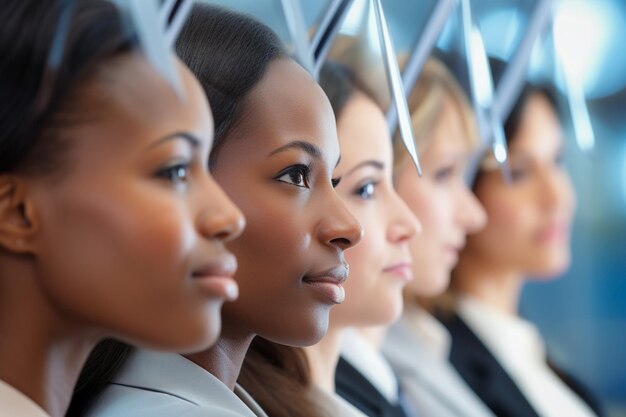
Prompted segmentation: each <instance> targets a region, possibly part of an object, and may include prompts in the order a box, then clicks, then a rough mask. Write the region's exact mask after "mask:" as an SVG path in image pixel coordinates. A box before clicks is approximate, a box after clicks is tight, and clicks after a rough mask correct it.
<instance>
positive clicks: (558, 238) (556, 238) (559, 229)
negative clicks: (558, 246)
mask: <svg viewBox="0 0 626 417" xmlns="http://www.w3.org/2000/svg"><path fill="white" fill-rule="evenodd" d="M568 237H569V228H568V227H567V226H565V225H563V224H552V225H550V226H548V227H545V228H543V229H541V230H540V231H539V233H537V241H538V242H539V243H558V242H562V241H565V240H567V239H568Z"/></svg>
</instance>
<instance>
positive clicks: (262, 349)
mask: <svg viewBox="0 0 626 417" xmlns="http://www.w3.org/2000/svg"><path fill="white" fill-rule="evenodd" d="M320 85H321V86H322V88H323V89H324V91H325V92H326V94H327V95H328V97H329V99H330V102H331V104H332V106H333V110H334V112H335V116H336V118H337V130H338V136H339V144H340V147H341V155H342V158H341V162H340V163H339V165H338V166H337V168H336V169H335V174H336V175H337V176H340V177H341V182H340V184H339V185H338V186H337V193H338V194H339V195H340V196H341V198H342V199H343V200H344V202H345V204H346V205H347V206H348V208H349V209H350V210H351V211H352V212H353V213H354V215H355V216H356V218H357V219H358V220H359V222H360V223H361V224H362V225H363V229H364V232H365V235H364V238H363V240H362V241H361V243H359V245H358V246H357V247H355V248H353V249H351V250H350V251H348V252H347V253H346V260H347V261H348V263H349V265H350V279H349V280H348V281H347V282H346V285H345V287H346V301H345V302H344V303H343V304H342V305H340V306H337V307H335V308H334V309H333V311H332V312H331V315H330V326H329V330H328V333H327V334H326V336H325V337H324V338H323V339H322V340H321V341H320V342H319V343H318V344H316V345H314V346H310V347H306V348H304V349H303V350H301V349H296V348H291V347H286V346H281V345H278V344H275V343H272V342H269V341H266V340H262V339H257V340H255V342H254V343H253V346H252V348H251V349H250V351H249V352H248V356H247V358H246V362H245V364H244V368H243V371H242V375H241V376H240V379H239V381H240V383H241V384H242V385H243V386H244V387H246V388H247V389H248V390H249V391H250V392H251V393H252V395H254V397H255V398H256V399H257V400H258V401H259V402H260V403H261V404H262V405H263V407H264V408H265V409H266V410H267V412H268V414H270V415H272V416H277V417H278V416H285V417H287V416H302V417H313V416H346V417H347V416H353V417H363V416H371V415H386V416H405V415H406V414H405V412H404V410H403V409H402V407H401V405H400V404H399V399H398V395H397V394H398V392H397V382H396V380H395V377H394V375H393V372H392V371H391V370H390V369H389V365H388V364H386V362H385V360H384V358H382V357H381V356H380V354H379V353H378V352H377V351H376V348H375V347H369V348H368V346H369V342H368V341H365V340H362V338H361V337H359V336H358V334H357V335H354V334H353V333H357V332H358V331H359V329H363V328H368V327H372V326H386V325H388V324H389V323H391V322H393V321H394V320H396V319H397V318H398V317H399V315H400V312H401V311H402V289H403V288H404V286H405V285H406V284H407V282H409V281H410V280H411V279H412V276H411V257H410V254H409V241H410V240H411V239H412V238H413V237H414V235H415V234H416V233H417V232H418V231H419V222H418V220H417V219H416V218H415V217H414V216H413V214H412V213H411V212H410V211H409V209H408V208H407V207H406V204H405V203H404V202H403V201H402V200H401V199H400V198H399V196H398V194H397V193H396V192H395V190H394V188H393V182H392V168H393V156H392V146H391V137H390V135H389V131H388V127H387V124H386V121H385V116H384V113H383V112H382V110H381V109H380V107H379V106H378V105H377V103H376V102H375V101H374V100H373V99H372V96H371V95H370V94H369V92H368V90H367V88H365V87H364V86H363V85H362V84H361V83H360V82H359V80H358V79H357V78H356V77H355V76H354V75H353V74H352V73H351V72H350V71H349V70H348V69H347V68H345V67H343V66H341V65H339V64H336V63H326V64H325V65H324V66H323V67H322V71H321V73H320ZM346 338H349V339H350V340H349V341H347V342H348V343H349V344H351V345H352V346H354V347H355V348H356V349H357V351H358V352H363V351H365V352H366V353H365V354H364V355H363V356H362V357H365V358H366V360H369V362H368V363H369V365H370V369H371V370H374V372H377V371H379V370H382V373H378V374H377V375H378V376H379V377H380V378H379V379H380V380H382V381H383V385H382V386H383V388H382V390H383V391H382V392H380V391H379V387H380V385H375V386H373V385H369V382H367V381H368V380H367V379H366V378H365V377H364V376H362V375H360V374H359V373H358V371H356V370H355V372H353V373H352V374H351V375H343V376H344V377H347V380H348V382H347V383H348V384H351V385H352V386H353V387H357V388H358V390H359V391H358V392H359V393H362V392H363V386H365V388H366V389H367V390H368V391H367V392H369V394H370V396H369V398H368V399H367V401H362V397H361V396H357V397H354V396H350V395H345V396H342V395H340V394H342V393H341V392H339V384H336V379H335V376H336V372H335V371H336V368H337V365H338V364H341V363H342V361H341V360H340V354H341V351H342V341H344V340H345V339H346ZM357 343H360V344H358V345H357ZM344 347H345V346H344ZM351 358H354V356H351ZM344 362H345V361H344ZM355 376H357V377H358V378H353V377H355ZM394 384H395V387H394ZM389 386H391V389H390V390H388V389H386V388H388V387H389ZM352 393H353V392H349V393H348V394H352ZM355 400H358V401H355Z"/></svg>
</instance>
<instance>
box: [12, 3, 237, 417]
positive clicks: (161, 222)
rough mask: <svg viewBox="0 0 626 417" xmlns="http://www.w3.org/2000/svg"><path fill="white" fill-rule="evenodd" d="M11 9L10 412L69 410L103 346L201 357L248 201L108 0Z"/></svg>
mask: <svg viewBox="0 0 626 417" xmlns="http://www.w3.org/2000/svg"><path fill="white" fill-rule="evenodd" d="M62 3H63V2H60V1H45V2H42V1H31V0H9V1H7V2H3V4H2V8H1V9H0V56H2V60H0V91H2V103H0V334H1V335H2V336H1V337H0V416H3V417H5V416H6V417H9V416H10V417H15V416H52V417H61V416H63V415H65V412H66V409H67V406H68V404H69V401H70V396H71V394H72V388H73V386H74V384H75V382H76V380H77V378H78V375H79V372H80V370H81V368H82V366H83V364H84V363H85V361H86V359H87V356H88V355H89V352H90V351H91V350H92V349H93V348H94V346H95V345H96V343H98V341H100V340H102V339H104V338H107V337H116V338H119V339H121V340H124V341H125V342H127V343H132V344H137V345H139V346H143V347H149V348H154V349H160V350H169V351H184V352H192V351H195V350H201V349H206V348H207V347H208V346H209V345H210V344H212V343H214V342H215V341H216V339H217V336H218V333H219V331H220V308H221V306H222V304H223V302H224V301H225V300H233V299H234V298H236V296H237V286H236V283H235V282H234V281H233V279H232V275H233V274H234V272H235V269H236V261H235V258H234V257H233V256H232V255H231V254H230V253H229V252H228V251H227V250H226V249H225V246H224V244H225V243H226V242H227V241H229V240H231V239H233V238H234V237H236V236H238V235H239V234H240V233H241V230H242V226H243V217H242V215H241V212H240V211H239V210H238V209H237V208H236V207H235V206H234V205H233V204H232V203H231V202H230V200H229V199H228V198H227V197H226V196H225V195H224V193H223V191H222V190H221V189H220V188H219V187H218V186H217V184H216V183H215V181H214V180H213V179H212V178H211V176H210V175H209V174H208V171H207V169H206V163H205V161H206V159H207V157H208V154H209V150H210V148H211V146H212V142H213V121H212V117H211V113H210V111H209V108H208V105H207V102H206V97H205V96H204V94H203V92H202V89H201V87H200V85H199V84H198V82H197V80H196V79H195V77H194V76H193V75H192V74H191V73H190V72H189V71H188V70H187V69H186V67H185V66H184V65H182V64H181V63H180V62H177V63H176V71H177V72H178V76H179V77H180V79H181V80H182V85H183V89H184V96H185V97H186V99H185V100H181V99H179V98H178V95H177V94H176V92H175V91H174V90H173V89H172V88H171V87H170V86H169V84H168V83H167V81H166V80H165V79H163V78H162V77H161V76H160V75H159V74H158V73H157V72H156V71H155V70H154V69H153V68H152V67H151V66H150V64H149V63H148V61H147V60H146V59H145V58H144V56H143V55H142V54H141V53H140V51H139V50H138V48H136V45H135V43H134V40H133V39H134V36H132V34H129V33H128V31H127V30H126V29H125V28H124V26H123V24H122V20H123V19H122V18H121V16H120V15H119V13H118V11H117V10H116V8H115V7H114V6H113V5H112V4H111V3H110V2H108V1H99V0H83V1H79V2H76V4H75V8H74V10H73V13H72V15H71V17H70V19H69V24H68V37H67V41H66V44H65V48H64V53H63V58H62V60H61V62H60V66H59V67H58V68H52V67H50V66H49V60H50V54H51V52H50V50H51V43H52V39H53V38H55V33H56V31H57V23H58V22H59V21H61V20H62V19H60V17H59V16H60V15H62V13H63V12H62V9H63V8H62V7H61V4H62Z"/></svg>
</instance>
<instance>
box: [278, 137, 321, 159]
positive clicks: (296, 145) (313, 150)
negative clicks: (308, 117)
mask: <svg viewBox="0 0 626 417" xmlns="http://www.w3.org/2000/svg"><path fill="white" fill-rule="evenodd" d="M289 149H301V150H303V151H304V152H306V153H308V154H309V155H311V156H312V157H313V158H315V159H320V158H321V157H322V152H321V151H320V150H319V148H318V147H317V146H315V145H313V144H312V143H309V142H305V141H302V140H295V141H293V142H289V143H288V144H286V145H283V146H281V147H280V148H278V149H274V150H273V151H272V152H270V153H269V155H268V156H272V155H276V154H277V153H281V152H285V151H287V150H289Z"/></svg>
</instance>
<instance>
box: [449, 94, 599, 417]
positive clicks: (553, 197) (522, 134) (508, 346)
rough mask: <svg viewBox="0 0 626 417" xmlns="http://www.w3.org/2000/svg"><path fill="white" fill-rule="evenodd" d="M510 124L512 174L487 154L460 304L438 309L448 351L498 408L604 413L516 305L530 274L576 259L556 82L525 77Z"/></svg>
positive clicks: (463, 264) (557, 271)
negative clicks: (480, 222)
mask: <svg viewBox="0 0 626 417" xmlns="http://www.w3.org/2000/svg"><path fill="white" fill-rule="evenodd" d="M505 133H506V139H507V143H508V146H509V164H510V170H511V181H510V183H507V182H506V181H505V180H504V178H503V176H502V175H501V173H500V172H499V169H498V167H497V164H496V163H495V160H494V159H493V157H491V156H488V157H486V158H485V160H484V161H483V162H482V164H481V166H480V170H479V172H478V175H477V177H476V180H475V182H474V186H473V189H474V192H475V194H476V197H477V198H478V200H479V201H480V202H481V204H482V205H483V206H484V207H485V210H486V212H487V217H488V222H487V225H486V227H485V228H484V229H483V230H482V231H480V232H478V233H475V234H472V235H471V236H469V238H468V241H467V245H466V247H465V248H464V249H463V251H461V253H460V257H459V263H458V265H457V268H456V269H455V271H454V274H453V281H452V292H453V294H454V296H455V313H456V314H452V315H450V314H442V319H443V321H444V323H445V324H446V326H447V327H448V329H449V330H450V333H451V335H452V346H451V351H450V361H451V362H452V364H453V365H454V366H455V368H456V369H457V371H458V372H459V373H460V374H461V376H462V377H463V378H464V380H465V381H466V382H467V384H468V385H469V386H470V387H471V388H472V389H473V390H474V392H475V393H476V394H477V395H478V396H479V397H480V398H481V399H482V400H483V402H484V403H485V404H486V405H487V406H488V407H489V408H490V409H491V410H492V411H493V413H494V414H496V415H497V416H500V417H505V416H515V417H527V416H533V417H534V416H545V417H551V416H565V415H566V416H571V417H583V416H584V417H590V416H594V415H601V411H600V409H599V407H598V405H597V403H596V402H595V401H594V399H593V397H592V396H590V395H589V393H588V392H586V390H585V389H584V387H583V386H582V385H580V384H579V383H577V382H576V381H575V380H574V379H573V378H572V377H570V376H568V375H567V374H565V373H564V372H563V371H562V370H559V369H557V368H556V367H555V366H553V365H552V364H551V363H550V362H549V361H548V357H547V354H546V346H545V342H544V340H543V339H542V337H541V335H540V334H539V331H538V330H537V328H536V327H535V326H534V325H533V324H532V323H530V322H529V321H527V320H525V319H523V318H522V317H520V315H519V300H520V295H521V290H522V287H523V285H524V282H525V281H526V280H528V279H529V277H534V278H532V279H533V280H547V279H551V278H554V277H557V276H559V275H561V274H563V273H564V272H565V271H566V270H567V268H568V266H569V264H570V247H569V246H570V228H571V224H572V219H573V215H574V208H575V194H574V190H573V187H572V184H571V181H570V178H569V176H568V174H567V172H566V170H565V168H564V166H563V148H564V142H563V128H562V126H561V122H560V119H559V116H558V111H557V105H556V101H555V99H554V95H553V94H552V93H551V91H550V90H549V89H547V88H544V87H541V86H535V85H531V84H528V85H526V87H525V88H524V90H523V92H522V94H521V96H520V97H519V99H518V100H517V102H516V104H515V106H514V108H513V110H512V112H511V115H510V116H509V117H508V119H507V120H506V123H505Z"/></svg>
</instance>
